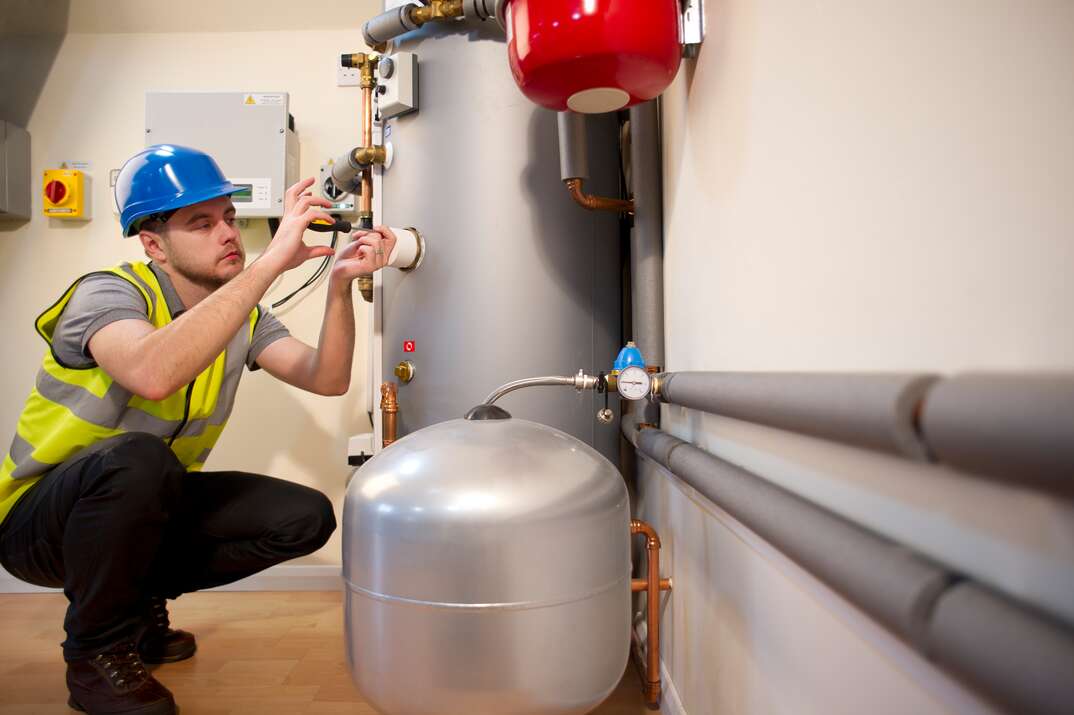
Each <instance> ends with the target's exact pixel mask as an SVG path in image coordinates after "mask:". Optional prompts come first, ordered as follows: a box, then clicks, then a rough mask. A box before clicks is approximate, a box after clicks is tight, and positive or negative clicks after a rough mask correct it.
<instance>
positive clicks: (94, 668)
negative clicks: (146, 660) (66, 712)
mask: <svg viewBox="0 0 1074 715" xmlns="http://www.w3.org/2000/svg"><path fill="white" fill-rule="evenodd" d="M67 690H68V691H70V693H71V696H70V697H69V698H68V699H67V704H68V705H70V706H71V707H72V708H74V709H75V710H81V711H82V712H85V713H89V715H174V714H175V712H176V709H175V698H173V697H172V694H171V693H170V692H169V691H168V689H167V688H165V687H164V686H163V685H161V684H160V681H158V680H157V679H156V678H154V677H153V676H152V675H150V674H149V672H148V671H147V670H146V669H145V666H144V665H143V664H142V659H141V658H139V657H138V651H136V650H135V648H134V643H132V642H130V641H126V642H124V643H120V644H119V645H116V646H114V647H113V648H111V649H109V650H108V651H106V652H104V653H98V654H97V655H95V656H92V657H89V658H80V659H78V660H71V661H68V662H67Z"/></svg>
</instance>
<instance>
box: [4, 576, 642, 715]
mask: <svg viewBox="0 0 1074 715" xmlns="http://www.w3.org/2000/svg"><path fill="white" fill-rule="evenodd" d="M66 603H67V602H66V600H65V599H64V597H63V596H62V595H58V594H17V595H16V594H0V715H30V714H31V713H33V714H34V715H38V714H40V715H46V714H48V713H72V712H74V711H72V710H69V709H68V708H67V705H66V702H67V688H66V686H65V685H64V664H63V657H62V655H61V653H60V648H59V643H60V641H62V640H63V625H62V624H63V614H64V609H65V608H66ZM170 611H171V617H172V624H173V625H174V626H176V627H178V628H183V629H185V630H189V631H192V632H193V633H194V634H195V635H196V636H197V638H198V652H197V654H196V655H195V656H194V657H193V658H191V659H190V660H186V661H183V662H181V663H172V664H169V665H163V666H159V667H157V668H156V669H155V672H154V674H155V675H156V677H157V678H158V679H159V680H160V681H161V682H163V683H164V684H165V685H166V686H167V687H168V688H169V689H171V691H172V692H173V693H174V694H175V699H176V702H177V703H178V704H179V707H180V710H181V712H182V715H272V714H274V713H280V714H283V713H286V714H288V715H300V714H302V713H309V714H310V715H315V714H318V713H323V714H332V713H351V714H352V715H374V713H375V712H376V711H375V710H373V708H371V707H370V706H369V705H366V704H365V703H364V702H363V701H362V698H361V696H360V695H359V694H358V692H357V691H356V690H355V689H354V686H353V685H352V684H351V680H350V675H349V674H348V673H347V667H346V661H345V657H344V654H343V613H342V603H341V597H340V594H339V593H313V592H305V593H195V594H190V595H187V596H183V597H182V598H181V599H179V600H178V601H174V602H171V605H170ZM651 712H652V711H650V710H647V709H646V708H645V705H644V703H643V702H642V698H641V691H640V688H639V685H638V679H637V676H636V675H635V673H634V671H633V669H632V668H631V667H629V666H628V669H627V672H626V673H625V674H624V677H623V680H622V681H621V682H620V684H619V687H618V689H617V690H616V691H615V693H614V694H613V695H612V696H611V697H610V698H609V699H608V700H607V701H606V702H605V703H604V704H603V705H601V707H600V708H598V709H597V710H595V711H594V715H641V714H642V713H651Z"/></svg>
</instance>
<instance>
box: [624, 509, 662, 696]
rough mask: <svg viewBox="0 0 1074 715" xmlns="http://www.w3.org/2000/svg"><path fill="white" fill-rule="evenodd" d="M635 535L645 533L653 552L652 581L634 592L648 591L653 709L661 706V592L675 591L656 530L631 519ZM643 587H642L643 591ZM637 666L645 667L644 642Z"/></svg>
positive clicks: (634, 586)
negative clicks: (665, 574)
mask: <svg viewBox="0 0 1074 715" xmlns="http://www.w3.org/2000/svg"><path fill="white" fill-rule="evenodd" d="M630 533H631V534H645V537H646V538H645V546H646V548H647V549H648V551H649V558H648V562H649V563H648V567H649V568H648V578H646V579H644V580H643V579H636V580H634V581H632V582H631V590H632V591H639V590H641V591H645V592H646V614H645V624H646V627H645V630H646V634H645V639H646V647H645V656H646V658H645V661H646V662H645V667H644V673H643V675H642V680H643V682H644V686H643V687H644V690H645V700H646V704H647V705H648V706H649V708H651V709H655V708H657V707H659V705H660V692H661V686H660V592H661V591H667V590H670V589H671V580H670V579H661V578H660V537H659V536H658V535H657V533H656V530H655V529H653V527H651V526H649V525H648V524H646V523H645V522H644V521H641V520H640V519H631V520H630ZM639 582H640V584H639ZM639 585H640V586H641V587H640V588H639ZM634 654H635V664H636V665H637V666H638V670H639V672H640V671H642V667H641V662H640V661H641V653H640V643H637V641H636V639H635V648H634Z"/></svg>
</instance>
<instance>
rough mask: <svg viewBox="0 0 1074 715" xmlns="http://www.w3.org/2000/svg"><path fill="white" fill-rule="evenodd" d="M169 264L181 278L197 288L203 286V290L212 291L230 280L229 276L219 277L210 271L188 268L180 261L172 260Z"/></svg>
mask: <svg viewBox="0 0 1074 715" xmlns="http://www.w3.org/2000/svg"><path fill="white" fill-rule="evenodd" d="M171 265H172V268H174V269H175V272H176V273H178V274H179V275H181V276H182V277H183V278H186V279H187V280H188V281H190V282H191V283H193V284H194V285H196V286H198V287H199V288H204V289H205V290H209V291H214V290H216V289H217V288H219V287H221V286H223V285H224V284H225V283H227V282H228V281H229V280H231V279H230V278H221V277H219V276H215V275H212V274H211V273H199V272H197V271H195V270H194V269H192V268H190V267H189V266H186V265H183V264H182V263H177V262H175V261H172V262H171Z"/></svg>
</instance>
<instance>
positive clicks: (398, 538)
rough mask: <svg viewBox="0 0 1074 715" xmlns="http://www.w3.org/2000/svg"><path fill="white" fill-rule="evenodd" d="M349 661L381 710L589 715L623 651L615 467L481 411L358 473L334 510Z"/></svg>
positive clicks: (552, 433)
mask: <svg viewBox="0 0 1074 715" xmlns="http://www.w3.org/2000/svg"><path fill="white" fill-rule="evenodd" d="M343 524H344V531H345V533H344V540H343V572H344V577H345V579H346V584H347V601H346V629H347V646H348V648H347V655H348V659H349V662H350V667H351V670H352V673H353V676H354V680H355V682H356V683H357V685H358V687H359V689H360V690H361V692H362V694H363V695H364V696H365V697H366V699H367V700H368V701H369V702H370V703H371V704H372V705H373V706H374V707H375V708H377V710H379V711H380V712H382V713H385V715H522V714H523V713H525V714H526V715H544V714H548V715H553V714H563V715H566V714H568V713H571V714H573V713H586V712H589V711H590V710H592V709H593V708H595V707H596V706H597V705H598V704H599V703H600V702H601V701H602V700H603V699H604V698H605V697H606V696H607V695H608V694H609V693H610V692H611V691H612V689H613V688H614V687H615V686H616V684H617V683H618V681H619V678H620V677H621V676H622V673H623V669H624V667H625V666H626V660H627V655H628V651H629V645H630V536H629V534H630V515H629V509H628V504H627V491H626V487H625V486H624V483H623V479H622V477H621V476H620V475H619V473H618V472H617V471H616V469H615V468H614V467H613V466H612V465H611V463H609V462H608V460H606V459H605V458H604V457H603V456H601V455H600V453H598V452H597V451H596V450H594V449H593V448H592V447H590V446H588V445H586V444H585V443H583V442H581V441H579V440H577V439H575V438H574V437H571V436H570V435H568V434H566V433H564V432H561V431H560V430H557V429H554V428H552V427H547V426H545V425H541V424H537V423H535V422H529V421H527V420H521V419H515V418H511V417H510V415H508V414H507V413H506V412H504V411H503V410H500V409H499V408H496V407H491V408H490V407H480V408H475V410H474V411H472V412H471V413H470V415H468V417H467V419H456V420H451V421H448V422H442V423H440V424H436V425H433V426H431V427H426V428H424V429H421V430H418V431H417V432H414V433H412V434H410V435H408V436H406V437H404V438H403V439H401V440H399V441H398V442H396V443H395V444H394V445H392V446H391V447H389V448H387V449H385V450H384V451H382V452H381V453H380V454H378V455H377V456H376V457H374V458H372V459H371V460H369V461H368V462H367V463H366V464H365V466H363V467H362V468H361V469H359V470H358V471H357V472H356V473H355V475H354V477H353V478H352V479H351V483H350V485H349V487H348V489H347V498H346V504H345V507H344V517H343Z"/></svg>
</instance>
